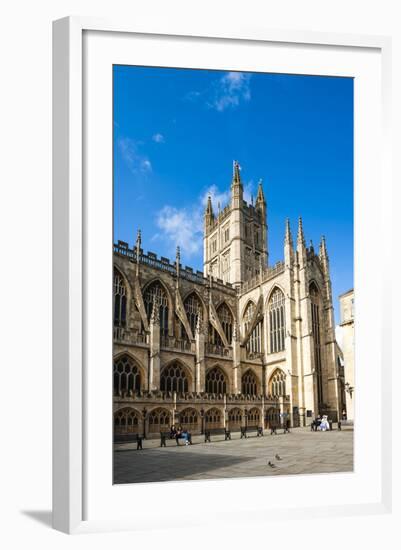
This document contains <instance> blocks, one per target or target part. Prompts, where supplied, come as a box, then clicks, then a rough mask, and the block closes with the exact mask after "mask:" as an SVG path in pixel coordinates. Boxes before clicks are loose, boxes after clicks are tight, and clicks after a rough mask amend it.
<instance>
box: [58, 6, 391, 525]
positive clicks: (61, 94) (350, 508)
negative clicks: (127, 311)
mask: <svg viewBox="0 0 401 550" xmlns="http://www.w3.org/2000/svg"><path fill="white" fill-rule="evenodd" d="M89 32H90V33H102V34H103V35H105V34H106V33H109V40H113V36H114V37H116V36H119V37H127V36H137V37H147V39H153V40H154V41H157V40H158V39H160V37H175V38H178V37H179V38H180V40H185V41H187V42H188V44H189V43H190V42H191V41H196V42H198V43H199V42H200V43H202V42H203V43H204V44H209V45H210V46H211V47H213V44H215V43H216V41H227V43H228V42H230V43H233V44H234V43H235V44H241V43H242V44H247V45H251V44H256V43H257V44H260V45H263V44H277V45H280V44H281V45H283V44H284V45H288V46H291V47H292V48H303V50H305V48H309V49H313V48H314V47H318V46H319V47H330V48H331V47H332V48H338V49H341V50H342V51H343V52H348V51H349V52H355V51H358V49H364V50H366V51H372V52H373V51H374V52H375V53H376V54H377V55H378V56H379V57H380V67H381V73H380V92H381V102H382V105H381V112H380V120H379V121H378V122H379V125H380V135H379V136H377V139H378V140H379V141H378V142H379V143H380V148H381V158H380V170H381V171H380V174H379V178H380V181H381V185H380V190H381V191H380V192H381V193H382V195H381V196H382V197H383V198H385V200H386V201H390V200H391V168H390V160H389V156H390V147H389V126H390V89H391V69H390V59H391V40H390V39H389V38H387V37H376V36H359V35H355V36H354V35H343V34H339V35H336V34H326V33H314V32H306V31H305V32H300V31H294V32H288V31H278V30H268V29H263V28H260V27H258V28H255V29H242V28H230V27H229V26H227V28H225V29H214V28H213V27H212V25H211V26H210V28H207V29H205V28H202V29H201V28H197V27H196V24H194V25H193V27H192V28H189V27H188V26H187V25H185V27H184V26H183V25H181V24H180V23H179V22H176V23H174V24H168V25H161V24H158V23H155V25H154V28H149V27H148V26H143V25H141V24H140V23H136V24H132V23H128V22H121V21H116V22H114V21H103V20H98V19H93V18H86V17H85V18H83V17H69V18H65V19H61V20H59V21H56V22H54V32H53V98H54V102H53V243H54V245H53V281H54V285H53V526H54V527H55V528H56V529H59V530H61V531H64V532H67V533H75V532H87V531H96V530H115V529H122V528H124V529H138V528H147V527H150V524H149V525H146V523H145V522H144V521H142V520H141V519H140V518H138V517H136V518H135V519H134V518H133V517H132V518H130V517H129V516H126V517H125V516H124V517H122V519H121V520H118V519H116V517H115V516H113V517H112V516H110V517H108V516H106V517H105V514H106V513H107V512H106V511H102V512H101V513H99V514H97V516H96V517H93V518H92V517H88V512H87V510H88V485H87V484H88V480H87V478H88V476H89V472H90V475H91V476H92V475H93V468H92V467H90V466H88V462H87V461H86V460H85V454H86V453H87V451H88V446H89V445H91V443H90V441H88V430H90V422H88V420H87V419H88V418H90V414H89V417H88V400H87V399H86V396H87V393H86V392H87V387H86V380H87V372H86V367H87V353H88V341H89V340H90V337H89V338H88V330H87V328H88V325H87V322H86V316H87V315H89V313H88V309H87V307H88V303H87V302H86V294H87V292H88V287H87V280H86V279H85V268H86V266H87V263H88V261H91V260H88V258H87V254H88V249H87V248H86V246H87V241H86V237H85V235H86V233H87V232H89V233H90V232H91V229H90V227H89V224H90V223H92V222H91V220H93V216H92V217H90V216H88V215H87V214H88V209H86V207H85V202H86V201H87V200H88V196H89V199H90V197H91V195H90V192H89V195H88V193H87V190H86V189H85V185H84V180H85V177H86V172H85V162H84V161H85V158H84V155H85V154H87V152H88V151H87V150H86V149H85V148H84V139H83V131H84V118H85V112H84V110H85V102H84V97H85V96H84V93H83V92H84V84H85V82H84V80H85V77H84V74H85V73H84V70H83V59H84V55H85V54H86V52H85V41H84V35H85V33H89ZM112 33H113V35H112ZM153 53H154V52H153ZM376 145H377V143H376ZM357 168H359V165H358V166H357ZM110 185H111V181H110ZM373 201H374V199H373ZM86 206H87V204H86ZM90 208H92V207H90ZM90 208H89V210H90ZM93 208H95V206H94V207H93ZM110 209H111V205H110ZM91 213H92V212H91ZM378 217H379V218H380V223H379V229H378V231H379V235H378V239H379V238H380V236H383V235H386V234H387V235H388V234H389V233H391V231H390V230H389V223H390V222H389V219H388V218H387V217H386V215H385V208H384V206H383V204H382V205H381V209H380V210H379V211H378ZM356 221H358V220H356ZM386 232H387V233H386ZM106 235H107V233H106ZM357 237H358V234H357ZM362 244H363V243H362ZM359 245H361V242H359V243H358V240H357V242H356V246H359ZM388 247H389V245H387V246H386V245H385V246H384V250H383V251H382V252H383V253H384V255H385V254H388V253H389V252H388ZM385 260H386V258H385ZM365 277H366V278H367V279H369V275H367V274H366V273H365ZM376 277H377V273H376ZM379 277H380V284H379V286H380V289H381V290H382V291H383V289H384V284H385V275H384V272H383V273H381V272H379ZM366 284H368V283H366ZM390 301H391V296H390V295H389V294H388V293H384V291H383V299H382V301H381V308H383V307H388V308H389V305H390ZM361 303H362V302H361ZM357 307H358V306H357ZM381 313H382V310H381ZM381 321H382V324H381V325H380V339H379V342H378V343H377V345H378V348H377V351H378V354H379V355H378V357H380V358H381V361H380V363H381V364H380V370H379V373H380V384H379V386H380V392H381V396H380V397H381V399H380V411H378V414H379V417H378V418H377V419H376V420H375V421H376V422H377V426H378V427H379V428H380V427H383V426H384V422H385V419H386V418H388V417H389V416H390V415H391V355H390V341H389V339H390V330H389V326H388V323H389V322H390V321H389V316H387V317H385V316H383V318H382V319H381ZM89 336H90V335H89ZM373 356H374V354H373ZM372 361H373V359H372ZM110 397H111V390H110ZM110 401H111V399H110ZM91 402H92V403H93V399H91ZM92 406H93V405H92ZM108 406H109V403H104V407H105V409H106V413H105V414H106V415H107V407H108ZM362 432H363V430H362ZM362 435H363V433H362ZM365 437H366V435H365ZM378 438H379V451H380V452H379V454H380V457H379V459H378V460H377V463H375V468H376V469H377V475H378V477H380V487H377V489H378V491H377V492H378V493H380V498H377V499H376V498H375V499H372V500H369V498H368V496H367V497H366V499H365V500H363V501H362V502H357V501H355V499H354V500H353V501H345V500H344V502H341V499H339V500H338V501H336V502H333V504H332V505H329V504H327V503H326V504H324V505H323V506H321V507H319V506H315V507H313V506H312V507H311V505H309V506H306V507H301V506H300V505H296V506H295V507H291V506H290V507H288V506H287V507H286V506H284V505H281V506H279V507H278V508H277V510H275V511H274V510H273V509H270V511H269V514H270V517H274V516H275V514H276V516H280V515H282V514H283V513H284V512H285V514H286V516H287V517H288V518H292V517H297V518H299V517H306V515H308V516H309V517H310V515H311V514H313V513H319V508H320V513H321V511H322V509H324V510H326V512H327V513H328V514H331V515H347V514H360V513H367V512H370V513H385V512H388V511H389V510H390V509H391V467H390V466H391V458H390V450H391V433H390V432H389V431H388V430H381V433H380V437H379V436H378ZM89 439H90V438H89ZM110 447H111V442H110ZM110 452H111V449H110ZM92 466H93V464H92ZM110 476H111V472H110ZM324 477H329V476H324ZM252 481H254V480H238V481H236V483H238V484H239V485H238V486H237V487H241V488H242V489H243V488H244V484H248V486H250V487H251V486H252ZM287 481H288V480H287ZM290 481H291V480H290ZM342 481H343V482H344V483H346V482H347V481H346V480H345V481H344V480H342ZM291 482H294V483H295V481H294V480H293V481H291ZM91 483H92V482H90V483H89V485H91ZM188 483H189V482H188ZM228 483H232V482H231V481H229V482H228ZM203 484H205V485H204V487H207V488H208V491H212V492H213V491H218V490H219V487H220V486H219V484H218V483H217V482H216V483H214V482H202V483H201V484H198V486H197V487H198V488H200V487H201V486H202V485H203ZM92 485H93V483H92ZM153 485H154V486H155V487H152V498H154V496H155V495H156V494H157V491H160V492H162V491H163V488H162V487H161V486H160V485H159V486H158V487H156V485H157V484H153ZM226 487H227V486H226ZM129 490H130V487H129V486H128V487H127V486H126V488H125V489H124V491H125V493H127V494H128V492H129ZM136 491H138V488H136ZM199 491H200V492H201V491H202V490H201V489H199ZM160 494H161V493H160ZM209 494H210V493H209ZM99 495H101V493H99V494H97V497H98V498H99ZM103 496H104V499H105V500H108V497H107V495H106V493H104V495H103ZM92 498H93V497H92ZM160 498H162V495H161V496H160ZM200 498H201V499H202V498H204V496H203V497H202V496H201V493H200ZM228 501H229V499H228ZM227 505H228V507H229V506H230V502H228V504H227ZM256 508H257V507H256ZM102 510H103V509H102ZM104 510H105V509H104ZM262 512H263V510H262V509H261V510H260V514H262ZM260 514H258V512H257V510H256V511H255V509H254V510H253V513H252V517H251V514H250V513H249V510H248V514H246V513H245V518H246V519H247V520H248V521H252V519H257V520H258V521H260V518H261V515H260ZM228 517H229V514H228V513H227V511H222V513H221V515H220V519H221V520H228ZM188 521H189V522H190V521H191V518H190V516H188ZM193 522H194V524H196V522H197V520H196V517H195V514H194V517H193ZM187 524H188V522H187Z"/></svg>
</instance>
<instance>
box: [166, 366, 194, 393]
mask: <svg viewBox="0 0 401 550" xmlns="http://www.w3.org/2000/svg"><path fill="white" fill-rule="evenodd" d="M160 389H161V390H162V391H169V392H174V391H175V392H181V393H185V392H187V391H188V378H187V375H186V372H185V369H184V368H183V367H182V366H181V365H180V364H179V363H176V362H175V363H172V364H171V365H168V366H167V367H164V369H163V370H162V372H161V374H160Z"/></svg>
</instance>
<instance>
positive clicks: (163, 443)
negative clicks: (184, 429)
mask: <svg viewBox="0 0 401 550" xmlns="http://www.w3.org/2000/svg"><path fill="white" fill-rule="evenodd" d="M179 439H184V438H183V437H182V435H180V436H179V437H177V436H173V437H171V433H170V432H160V447H166V441H167V440H171V441H175V442H176V445H179ZM188 443H189V444H190V445H192V436H191V434H190V433H189V432H188Z"/></svg>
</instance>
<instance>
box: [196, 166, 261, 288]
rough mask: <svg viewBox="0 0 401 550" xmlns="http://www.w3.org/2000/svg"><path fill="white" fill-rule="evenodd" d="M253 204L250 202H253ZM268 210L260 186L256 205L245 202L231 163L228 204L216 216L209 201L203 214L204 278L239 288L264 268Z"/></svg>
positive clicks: (239, 182) (241, 187)
mask: <svg viewBox="0 0 401 550" xmlns="http://www.w3.org/2000/svg"><path fill="white" fill-rule="evenodd" d="M252 202H253V201H252ZM266 217H267V208H266V201H265V197H264V194H263V187H262V182H261V181H260V182H259V185H258V193H257V197H256V202H255V205H253V204H247V203H246V202H245V201H244V187H243V184H242V180H241V174H240V167H239V164H238V162H237V161H234V166H233V179H232V183H231V201H230V203H229V204H228V205H227V206H226V207H225V208H223V209H222V210H220V208H219V212H218V213H217V215H215V213H214V212H213V207H212V201H211V198H210V197H209V198H208V201H207V205H206V210H205V214H204V260H203V261H204V264H203V266H204V275H205V276H209V275H212V276H213V277H216V278H218V279H222V280H223V281H224V282H226V283H231V284H233V285H235V286H240V285H241V283H243V282H245V281H247V280H248V279H250V278H251V277H253V276H255V275H257V274H258V273H259V270H260V266H261V265H262V266H264V267H265V266H267V262H268V252H267V222H266Z"/></svg>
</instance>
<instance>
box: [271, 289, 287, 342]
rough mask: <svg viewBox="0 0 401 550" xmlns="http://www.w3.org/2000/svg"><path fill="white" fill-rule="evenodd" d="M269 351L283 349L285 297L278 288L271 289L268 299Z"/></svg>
mask: <svg viewBox="0 0 401 550" xmlns="http://www.w3.org/2000/svg"><path fill="white" fill-rule="evenodd" d="M268 309H269V336H270V353H277V352H278V351H282V350H283V349H285V298H284V294H283V293H282V292H281V290H280V289H279V288H276V289H275V290H274V291H273V294H272V295H271V297H270V300H269V308H268Z"/></svg>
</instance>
